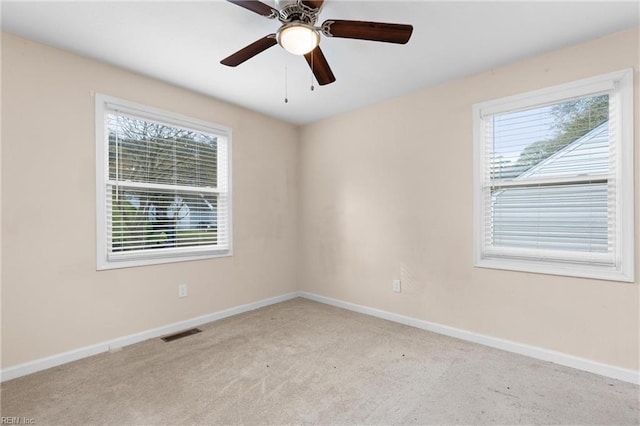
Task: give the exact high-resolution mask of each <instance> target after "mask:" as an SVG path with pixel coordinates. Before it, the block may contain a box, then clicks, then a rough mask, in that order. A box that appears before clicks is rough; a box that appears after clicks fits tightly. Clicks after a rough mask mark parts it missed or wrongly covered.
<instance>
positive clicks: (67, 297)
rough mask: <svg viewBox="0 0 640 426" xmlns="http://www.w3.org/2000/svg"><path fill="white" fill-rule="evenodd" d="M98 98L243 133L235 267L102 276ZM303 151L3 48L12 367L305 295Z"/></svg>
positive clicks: (228, 114) (153, 93)
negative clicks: (183, 290)
mask: <svg viewBox="0 0 640 426" xmlns="http://www.w3.org/2000/svg"><path fill="white" fill-rule="evenodd" d="M92 92H100V93H104V94H107V95H111V96H116V97H121V98H124V99H128V100H131V101H134V102H139V103H142V104H146V105H149V106H153V107H157V108H161V109H165V110H168V111H173V112H177V113H181V114H186V115H189V116H192V117H195V118H199V119H203V120H207V121H211V122H213V123H218V124H222V125H225V126H229V127H232V128H233V189H234V210H233V213H234V237H235V238H234V256H233V257H228V258H221V259H212V260H203V261H196V262H181V263H172V264H166V265H161V266H146V267H138V268H128V269H120V270H110V271H101V272H96V270H95V268H96V261H95V245H96V241H95V216H96V214H95V209H96V208H95V205H96V199H95V140H94V98H93V97H92V94H91V93H92ZM297 140H298V130H297V129H296V127H294V126H291V125H287V124H283V123H281V122H279V121H277V120H274V119H270V118H267V117H265V116H263V115H260V114H257V113H254V112H251V111H248V110H244V109H241V108H238V107H235V106H231V105H229V104H226V103H223V102H219V101H215V100H212V99H211V98H208V97H205V96H200V95H196V94H194V93H192V92H189V91H186V90H183V89H179V88H176V87H173V86H170V85H167V84H164V83H161V82H158V81H155V80H152V79H149V78H145V77H141V76H139V75H136V74H133V73H129V72H126V71H124V70H121V69H118V68H114V67H111V66H107V65H104V64H101V63H99V62H96V61H93V60H90V59H86V58H82V57H80V56H76V55H73V54H70V53H66V52H63V51H60V50H57V49H53V48H50V47H47V46H44V45H41V44H36V43H32V42H30V41H26V40H24V39H21V38H17V37H14V36H12V35H8V34H3V35H2V151H3V156H2V265H3V269H2V367H3V368H7V367H10V366H13V365H16V364H20V363H23V362H27V361H30V360H34V359H38V358H41V357H45V356H49V355H54V354H58V353H61V352H64V351H68V350H71V349H76V348H79V347H83V346H86V345H90V344H95V343H99V342H103V341H106V340H109V339H113V338H117V337H122V336H126V335H129V334H132V333H137V332H141V331H145V330H149V329H152V328H155V327H160V326H163V325H167V324H171V323H174V322H177V321H181V320H186V319H190V318H194V317H196V316H200V315H204V314H209V313H212V312H216V311H219V310H222V309H226V308H229V307H234V306H238V305H241V304H244V303H249V302H254V301H257V300H261V299H264V298H268V297H272V296H277V295H282V294H285V293H288V292H291V291H294V290H295V285H296V283H295V281H294V279H295V276H294V275H295V274H294V271H295V267H294V262H295V253H296V244H297V240H296V220H297V212H296V207H297V200H296V197H297V195H296V194H297V193H296V188H297V183H296V182H297V174H298V166H297V163H296V160H297ZM179 283H187V284H188V286H189V296H188V297H187V298H184V299H178V297H177V290H178V284H179Z"/></svg>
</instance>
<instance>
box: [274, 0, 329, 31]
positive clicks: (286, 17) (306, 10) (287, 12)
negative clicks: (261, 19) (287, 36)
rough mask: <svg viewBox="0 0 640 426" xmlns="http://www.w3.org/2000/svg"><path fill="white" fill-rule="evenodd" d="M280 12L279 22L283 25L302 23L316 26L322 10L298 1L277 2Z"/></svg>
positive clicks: (279, 0) (281, 0)
mask: <svg viewBox="0 0 640 426" xmlns="http://www.w3.org/2000/svg"><path fill="white" fill-rule="evenodd" d="M276 6H277V7H278V10H279V12H280V16H279V17H278V20H279V21H280V22H282V23H290V22H296V21H297V22H302V23H304V24H307V25H311V26H313V25H315V23H316V21H317V19H318V13H319V12H320V8H311V7H309V6H307V5H305V4H303V3H302V2H300V1H298V0H276Z"/></svg>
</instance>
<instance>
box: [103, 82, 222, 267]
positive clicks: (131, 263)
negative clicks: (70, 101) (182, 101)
mask: <svg viewBox="0 0 640 426" xmlns="http://www.w3.org/2000/svg"><path fill="white" fill-rule="evenodd" d="M114 108H117V110H118V111H121V112H123V113H125V114H130V115H133V116H136V117H138V118H142V119H149V120H151V121H155V122H159V123H163V124H167V125H169V126H171V125H173V126H179V127H182V128H187V129H190V130H194V131H201V132H204V133H207V134H213V135H216V136H219V137H221V138H224V139H225V140H226V144H227V162H226V164H225V165H223V169H222V170H220V169H219V173H221V172H223V173H224V174H225V175H226V180H227V187H228V192H227V193H226V195H227V200H228V203H227V209H228V210H227V212H226V214H227V218H228V219H227V226H228V230H227V234H228V236H229V237H228V244H227V245H226V246H225V247H222V248H214V249H212V248H211V247H208V246H194V247H193V248H192V249H190V247H182V248H181V249H180V250H173V252H172V250H169V251H168V252H167V251H164V250H162V251H158V252H156V251H155V250H149V251H148V253H142V254H141V253H138V254H136V255H135V256H131V257H130V256H126V255H123V256H112V258H111V259H109V256H108V247H107V245H108V229H107V226H108V224H107V200H106V194H107V190H106V187H107V183H108V180H109V176H108V174H109V165H108V161H109V154H108V149H109V147H108V142H107V141H108V128H107V124H106V115H107V114H108V113H109V112H110V111H113V109H114ZM95 123H96V129H95V130H96V134H95V140H96V242H97V244H96V269H97V270H106V269H116V268H127V267H135V266H143V265H156V264H163V263H172V262H183V261H193V260H201V259H210V258H217V257H227V256H233V232H232V231H233V215H232V205H233V200H232V192H233V191H232V182H231V176H232V173H231V163H232V161H231V153H232V149H231V134H232V130H231V128H229V127H226V126H221V125H218V124H213V123H209V122H206V121H203V120H198V119H194V118H191V117H187V116H184V115H181V114H177V113H173V112H168V111H164V110H161V109H157V108H152V107H148V106H145V105H141V104H137V103H134V102H131V101H128V100H124V99H119V98H115V97H112V96H107V95H103V94H100V93H96V94H95Z"/></svg>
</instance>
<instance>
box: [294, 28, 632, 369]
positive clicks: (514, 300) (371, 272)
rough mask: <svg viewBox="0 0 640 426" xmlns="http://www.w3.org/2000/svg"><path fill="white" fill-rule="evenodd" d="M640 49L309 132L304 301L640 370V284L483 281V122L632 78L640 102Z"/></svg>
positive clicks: (542, 59) (369, 111) (600, 43)
mask: <svg viewBox="0 0 640 426" xmlns="http://www.w3.org/2000/svg"><path fill="white" fill-rule="evenodd" d="M638 40H639V34H638V31H637V29H636V30H632V31H626V32H622V33H618V34H615V35H611V36H609V37H605V38H602V39H599V40H596V41H592V42H589V43H585V44H581V45H578V46H574V47H571V48H568V49H564V50H560V51H556V52H553V53H550V54H546V55H543V56H539V57H535V58H532V59H529V60H526V61H522V62H519V63H516V64H512V65H509V66H504V67H500V68H497V69H494V70H492V71H490V72H486V73H483V74H479V75H475V76H472V77H469V78H465V79H462V80H458V81H453V82H450V83H447V84H444V85H441V86H438V87H434V88H429V89H426V90H422V91H420V92H417V93H414V94H410V95H408V96H403V97H400V98H396V99H393V100H389V101H387V102H383V103H380V104H377V105H374V106H371V107H368V108H365V109H361V110H358V111H355V112H352V113H348V114H343V115H340V116H337V117H334V118H330V119H327V120H324V121H321V122H318V123H315V124H312V125H309V126H306V127H304V128H303V129H302V133H301V144H302V145H301V148H300V151H299V152H300V171H301V175H300V177H301V182H300V199H299V200H300V219H299V226H300V241H301V246H302V259H301V262H300V268H299V276H300V282H301V283H302V289H303V290H306V291H309V292H313V293H317V294H320V295H323V296H327V297H332V298H336V299H340V300H344V301H348V302H352V303H357V304H361V305H366V306H369V307H374V308H378V309H383V310H387V311H391V312H395V313H399V314H402V315H407V316H410V317H414V318H418V319H423V320H427V321H432V322H436V323H441V324H446V325H450V326H454V327H459V328H462V329H466V330H471V331H475V332H478V333H483V334H487V335H490V336H495V337H498V338H502V339H507V340H512V341H515V342H522V343H525V344H529V345H533V346H538V347H543V348H547V349H551V350H556V351H560V352H564V353H567V354H571V355H575V356H579V357H584V358H588V359H592V360H595V361H599V362H603V363H607V364H612V365H616V366H620V367H624V368H630V369H636V370H637V369H638V367H639V365H638V362H639V361H638V359H639V356H640V354H639V352H638V346H639V344H640V342H639V337H638V336H639V332H640V330H639V303H638V302H639V292H638V285H637V284H638V281H637V280H636V283H635V284H629V283H620V282H610V281H598V280H589V279H579V278H567V277H560V276H551V275H537V274H529V273H519V272H510V271H500V270H490V269H480V268H474V267H473V249H472V243H473V217H472V198H473V178H472V169H473V161H472V149H473V146H472V131H473V129H472V114H471V108H472V105H473V104H474V103H477V102H482V101H486V100H490V99H495V98H499V97H503V96H508V95H513V94H517V93H521V92H524V91H529V90H534V89H538V88H542V87H546V86H550V85H555V84H559V83H563V82H567V81H571V80H576V79H581V78H586V77H590V76H594V75H598V74H602V73H606V72H610V71H615V70H619V69H623V68H628V67H635V69H636V73H635V75H634V79H635V84H636V95H637V93H638V90H637V87H638V81H639V80H640V76H639V75H638V67H639V59H638V52H639V50H640V49H639V47H640V44H639V41H638ZM636 98H637V96H636ZM638 111H640V105H636V117H638ZM636 120H637V119H636ZM635 129H636V131H635V135H636V137H635V140H636V144H635V148H636V161H635V164H636V193H635V194H636V198H635V200H636V241H637V235H638V232H637V230H638V228H639V226H638V213H640V203H639V201H640V196H639V195H638V189H639V188H640V184H638V180H637V176H638V172H637V169H638V167H639V164H640V161H638V158H640V157H639V154H640V149H638V144H637V141H638V136H637V135H638V124H636V127H635ZM638 252H640V247H638V245H637V244H636V265H638V262H637V259H638ZM636 270H637V271H638V272H637V273H636V277H638V276H639V275H640V268H639V267H638V266H636ZM394 278H401V279H402V282H403V291H402V293H400V294H397V293H393V292H392V290H391V281H392V279H394Z"/></svg>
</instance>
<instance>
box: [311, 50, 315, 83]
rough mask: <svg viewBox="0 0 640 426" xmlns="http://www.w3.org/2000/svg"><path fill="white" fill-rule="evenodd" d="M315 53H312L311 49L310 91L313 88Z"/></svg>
mask: <svg viewBox="0 0 640 426" xmlns="http://www.w3.org/2000/svg"><path fill="white" fill-rule="evenodd" d="M314 56H315V55H314V54H313V50H312V51H311V91H312V92H313V91H314V90H315V87H313V57H314Z"/></svg>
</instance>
